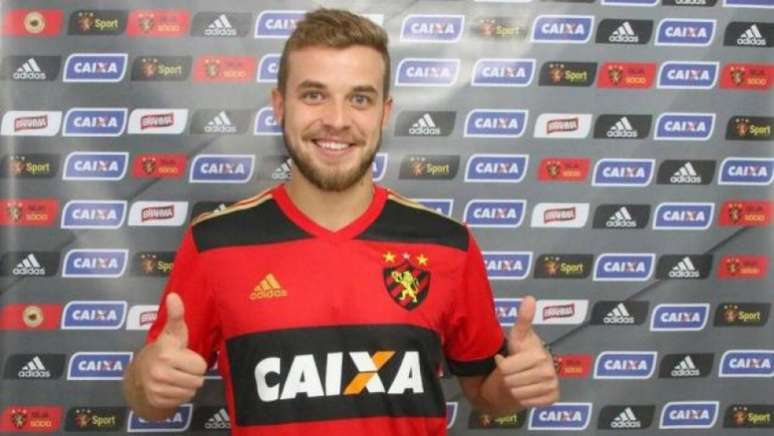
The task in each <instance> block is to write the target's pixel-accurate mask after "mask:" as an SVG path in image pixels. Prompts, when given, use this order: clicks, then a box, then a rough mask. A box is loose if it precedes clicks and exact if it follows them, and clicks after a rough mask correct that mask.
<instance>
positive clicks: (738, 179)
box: [718, 157, 774, 186]
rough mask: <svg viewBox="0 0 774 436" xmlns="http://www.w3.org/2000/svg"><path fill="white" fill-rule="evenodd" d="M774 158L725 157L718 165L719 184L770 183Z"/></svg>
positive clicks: (773, 170)
mask: <svg viewBox="0 0 774 436" xmlns="http://www.w3.org/2000/svg"><path fill="white" fill-rule="evenodd" d="M773 180H774V159H771V158H757V157H748V158H745V157H727V158H725V159H724V160H723V163H722V164H721V165H720V180H719V181H718V184H720V185H758V186H766V185H771V183H772V181H773Z"/></svg>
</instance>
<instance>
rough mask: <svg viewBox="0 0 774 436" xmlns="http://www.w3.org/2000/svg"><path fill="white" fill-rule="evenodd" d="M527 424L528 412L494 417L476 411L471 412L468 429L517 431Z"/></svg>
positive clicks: (523, 411)
mask: <svg viewBox="0 0 774 436" xmlns="http://www.w3.org/2000/svg"><path fill="white" fill-rule="evenodd" d="M525 422H527V411H526V410H522V411H521V412H518V413H513V414H510V415H501V416H494V415H489V414H486V413H482V412H479V411H476V410H472V411H471V412H470V416H469V417H468V428H470V429H503V428H510V429H517V428H522V427H524V423H525Z"/></svg>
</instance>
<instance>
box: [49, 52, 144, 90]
mask: <svg viewBox="0 0 774 436" xmlns="http://www.w3.org/2000/svg"><path fill="white" fill-rule="evenodd" d="M128 56H129V55H127V54H126V53H73V54H71V55H70V56H68V57H67V61H66V62H65V68H64V78H63V79H62V80H63V81H64V82H87V83H88V82H102V83H115V82H120V81H121V80H123V79H124V75H125V74H126V63H127V59H128Z"/></svg>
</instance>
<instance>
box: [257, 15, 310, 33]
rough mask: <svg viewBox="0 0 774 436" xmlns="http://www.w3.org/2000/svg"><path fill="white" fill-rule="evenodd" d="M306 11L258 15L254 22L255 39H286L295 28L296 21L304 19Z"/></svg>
mask: <svg viewBox="0 0 774 436" xmlns="http://www.w3.org/2000/svg"><path fill="white" fill-rule="evenodd" d="M305 13H306V11H276V10H268V11H263V12H261V13H260V14H258V19H257V20H255V35H254V36H255V37H256V38H287V37H288V36H290V34H291V33H292V32H293V30H295V28H296V21H298V20H301V19H302V18H304V14H305Z"/></svg>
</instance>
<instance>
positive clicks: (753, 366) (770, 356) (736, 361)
mask: <svg viewBox="0 0 774 436" xmlns="http://www.w3.org/2000/svg"><path fill="white" fill-rule="evenodd" d="M718 377H765V378H771V377H774V350H728V351H726V352H725V353H723V357H721V358H720V371H719V373H718Z"/></svg>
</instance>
